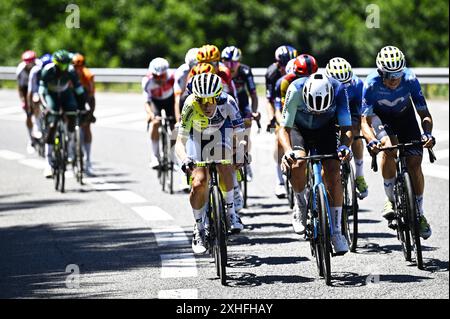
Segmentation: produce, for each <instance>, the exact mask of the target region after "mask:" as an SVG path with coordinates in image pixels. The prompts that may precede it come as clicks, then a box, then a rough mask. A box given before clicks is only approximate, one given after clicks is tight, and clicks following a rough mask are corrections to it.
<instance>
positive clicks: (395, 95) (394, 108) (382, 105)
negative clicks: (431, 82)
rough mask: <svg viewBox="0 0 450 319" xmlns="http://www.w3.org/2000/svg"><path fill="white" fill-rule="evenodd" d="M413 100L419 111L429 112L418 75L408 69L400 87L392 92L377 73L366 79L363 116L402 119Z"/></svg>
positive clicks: (404, 72)
mask: <svg viewBox="0 0 450 319" xmlns="http://www.w3.org/2000/svg"><path fill="white" fill-rule="evenodd" d="M411 100H412V101H413V102H414V106H415V108H416V110H418V111H425V110H427V103H426V101H425V97H424V96H423V93H422V88H421V87H420V83H419V81H418V80H417V78H416V75H415V74H414V73H413V72H412V71H411V70H410V69H408V68H405V69H404V70H403V76H402V79H401V82H400V84H399V86H398V87H397V88H396V89H395V90H391V89H389V88H388V87H386V86H385V85H384V84H383V79H382V78H381V76H380V75H379V74H378V72H377V71H374V72H372V73H371V74H369V76H368V77H367V79H366V82H365V84H364V88H363V100H362V114H363V115H364V116H373V115H375V114H376V115H378V116H379V117H380V118H388V117H400V116H401V115H402V113H403V112H405V110H406V109H407V108H408V106H410V104H411Z"/></svg>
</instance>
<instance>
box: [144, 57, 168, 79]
mask: <svg viewBox="0 0 450 319" xmlns="http://www.w3.org/2000/svg"><path fill="white" fill-rule="evenodd" d="M168 69H169V62H168V61H167V60H166V59H163V58H154V59H153V60H152V61H151V62H150V64H149V66H148V70H149V71H150V73H152V74H154V75H157V76H159V75H161V74H164V73H166V72H167V70H168Z"/></svg>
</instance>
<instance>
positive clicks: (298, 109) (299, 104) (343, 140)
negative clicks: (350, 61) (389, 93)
mask: <svg viewBox="0 0 450 319" xmlns="http://www.w3.org/2000/svg"><path fill="white" fill-rule="evenodd" d="M336 124H339V126H340V130H341V134H340V143H339V144H340V145H338V143H337V139H336ZM352 138H353V136H352V122H351V116H350V111H349V107H348V99H347V94H346V91H345V88H344V86H343V85H342V84H341V83H340V82H339V81H337V80H335V79H333V78H329V77H327V76H326V74H325V73H322V72H320V73H314V74H312V75H310V76H309V77H304V78H299V79H297V80H295V81H294V82H292V83H291V84H290V85H289V87H288V90H287V93H286V102H285V105H284V108H283V120H282V122H281V129H280V141H281V144H282V146H283V149H284V151H285V155H284V156H283V161H282V167H283V170H287V169H290V170H291V179H290V181H291V184H292V188H293V190H294V193H295V197H296V205H295V209H294V212H293V215H292V226H293V228H294V232H296V233H298V234H304V233H305V229H306V217H307V216H306V214H307V203H306V194H305V185H306V161H304V160H300V161H295V160H294V159H293V158H294V157H295V156H305V155H307V153H308V152H309V151H310V150H311V149H316V150H317V153H318V154H335V153H336V152H337V153H338V156H339V159H340V160H341V161H343V160H350V159H351V156H352V152H351V150H350V148H349V146H350V144H351V141H352ZM294 146H296V147H298V148H299V149H300V150H298V151H293V147H294ZM323 169H324V182H325V185H326V187H327V189H328V191H329V192H330V195H331V196H330V197H329V199H330V203H329V204H330V212H331V216H332V223H331V224H332V227H333V235H332V237H331V242H332V245H333V248H334V250H335V252H336V253H337V254H340V255H342V254H345V253H346V252H347V251H348V244H347V240H346V239H345V237H344V235H343V234H342V229H341V216H342V199H343V191H342V184H341V175H340V163H339V161H338V160H334V159H327V160H323Z"/></svg>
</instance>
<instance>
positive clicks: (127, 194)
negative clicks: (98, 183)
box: [107, 190, 147, 204]
mask: <svg viewBox="0 0 450 319" xmlns="http://www.w3.org/2000/svg"><path fill="white" fill-rule="evenodd" d="M107 194H108V195H109V196H111V197H112V198H114V199H115V200H117V201H119V202H120V203H122V204H132V203H145V202H146V201H147V199H145V198H144V197H142V196H140V195H138V194H136V193H133V192H132V191H124V190H117V191H108V192H107Z"/></svg>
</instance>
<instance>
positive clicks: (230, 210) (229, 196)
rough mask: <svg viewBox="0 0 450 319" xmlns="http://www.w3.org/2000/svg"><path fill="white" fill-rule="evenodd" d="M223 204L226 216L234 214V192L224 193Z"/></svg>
mask: <svg viewBox="0 0 450 319" xmlns="http://www.w3.org/2000/svg"><path fill="white" fill-rule="evenodd" d="M225 202H226V206H227V215H228V216H230V215H233V214H235V210H234V190H231V191H229V192H226V193H225Z"/></svg>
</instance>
